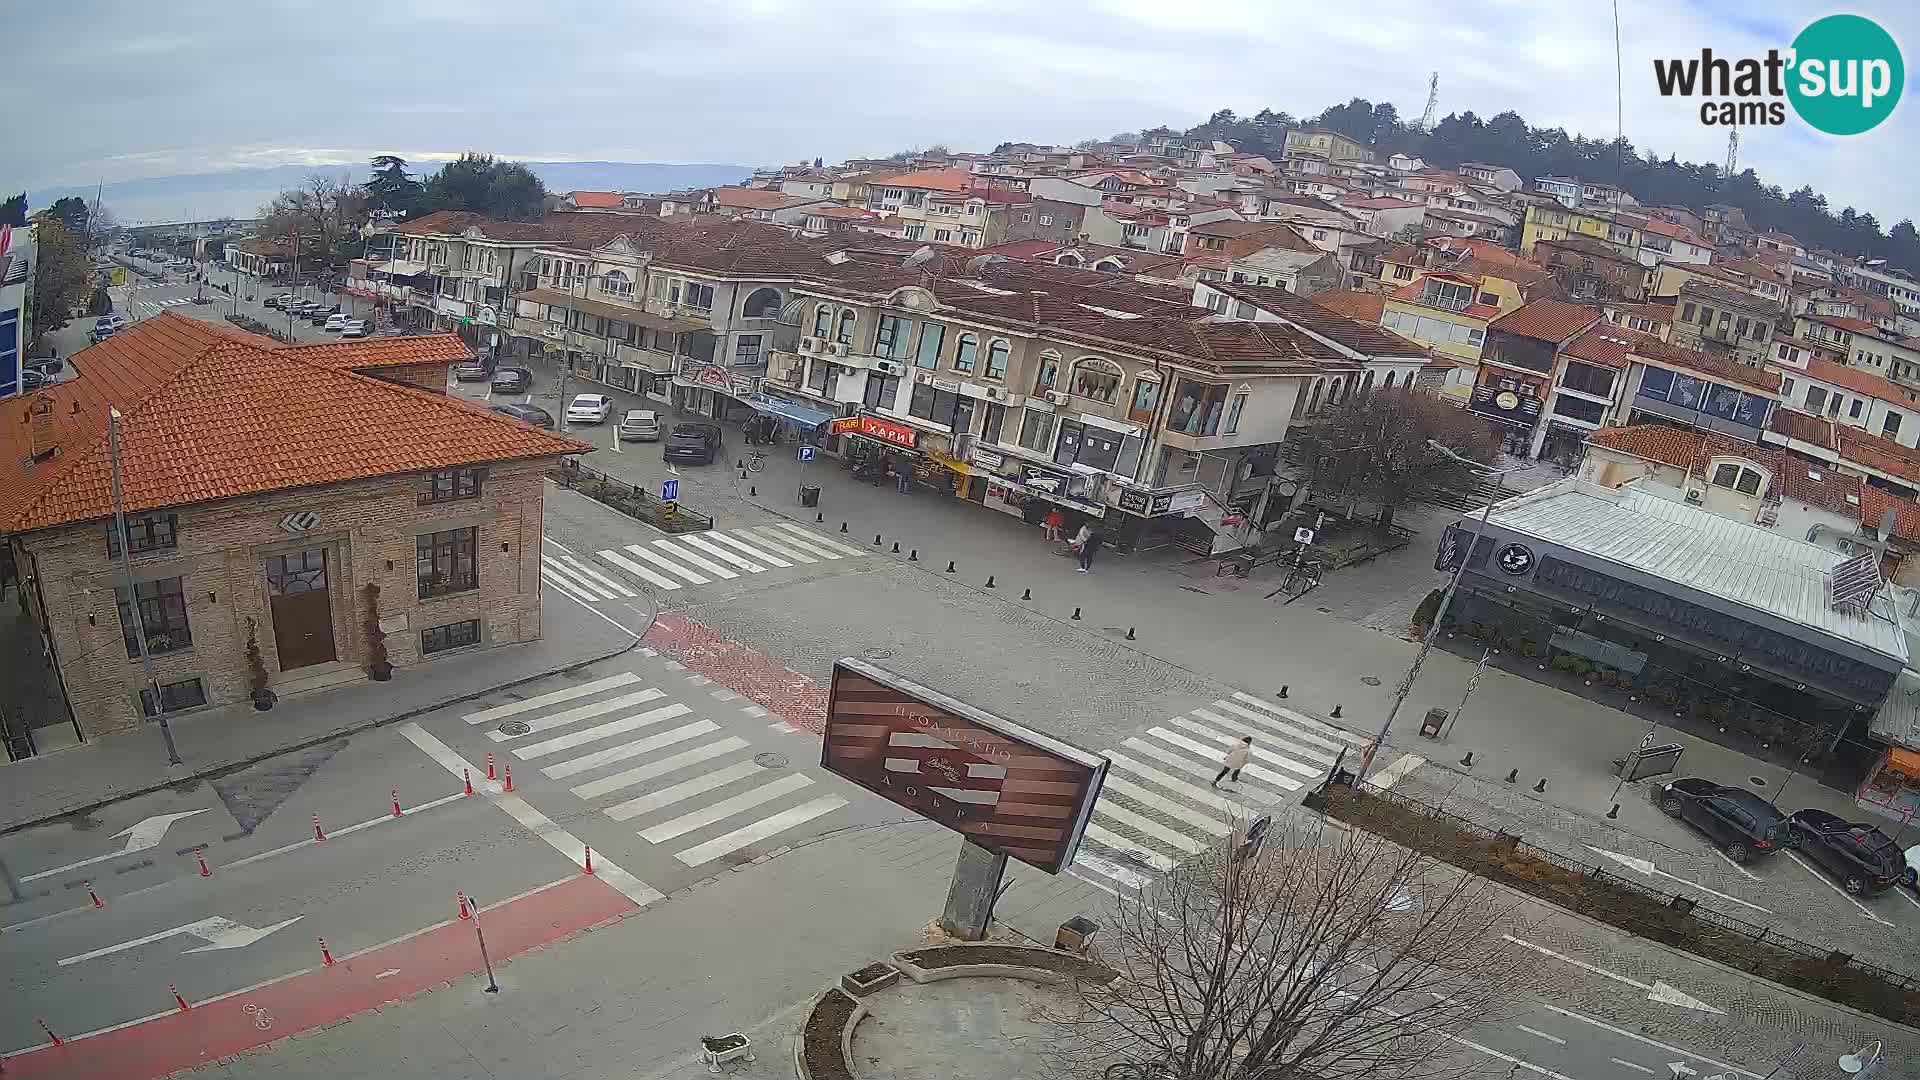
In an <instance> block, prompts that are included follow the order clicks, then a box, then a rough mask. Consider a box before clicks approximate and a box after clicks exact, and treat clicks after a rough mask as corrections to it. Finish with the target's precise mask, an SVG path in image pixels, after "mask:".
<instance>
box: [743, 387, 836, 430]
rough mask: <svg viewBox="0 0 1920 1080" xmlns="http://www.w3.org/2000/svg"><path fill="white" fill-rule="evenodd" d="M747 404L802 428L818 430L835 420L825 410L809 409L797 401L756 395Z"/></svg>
mask: <svg viewBox="0 0 1920 1080" xmlns="http://www.w3.org/2000/svg"><path fill="white" fill-rule="evenodd" d="M747 404H748V405H751V406H753V407H754V408H755V409H756V410H758V411H760V412H763V413H766V414H767V415H769V416H778V417H780V418H781V419H782V420H791V421H793V422H794V423H796V424H799V425H801V426H802V427H809V428H816V427H819V426H820V425H821V424H824V423H826V422H827V421H829V420H831V419H833V414H832V413H830V412H827V411H825V410H824V409H813V408H808V407H807V406H805V405H802V404H800V403H799V402H797V401H786V400H783V399H781V398H770V397H762V396H760V395H758V394H756V395H754V396H753V397H750V398H748V399H747Z"/></svg>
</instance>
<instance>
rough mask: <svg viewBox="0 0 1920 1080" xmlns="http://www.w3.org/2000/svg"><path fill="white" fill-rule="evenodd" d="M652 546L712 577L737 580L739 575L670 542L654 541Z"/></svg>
mask: <svg viewBox="0 0 1920 1080" xmlns="http://www.w3.org/2000/svg"><path fill="white" fill-rule="evenodd" d="M653 546H654V547H657V548H659V549H660V550H661V551H664V552H666V553H668V554H669V555H672V556H673V557H674V558H676V559H685V560H686V561H688V562H690V563H692V564H693V565H695V566H697V567H699V568H700V569H702V570H705V571H706V572H707V573H709V574H712V575H713V576H714V577H718V578H737V577H739V576H740V575H739V574H736V573H734V572H733V571H731V570H729V569H727V568H726V567H724V566H721V565H720V564H719V563H716V562H714V561H713V560H711V559H708V558H705V557H703V556H701V555H698V554H696V553H694V552H691V551H688V550H686V549H685V548H682V547H680V546H678V545H676V544H674V543H673V542H672V541H670V540H655V541H654V542H653Z"/></svg>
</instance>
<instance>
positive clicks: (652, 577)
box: [594, 549, 680, 589]
mask: <svg viewBox="0 0 1920 1080" xmlns="http://www.w3.org/2000/svg"><path fill="white" fill-rule="evenodd" d="M594 554H595V555H598V556H599V557H600V558H602V559H605V560H606V561H608V562H610V563H612V564H613V565H615V566H617V567H619V568H620V569H622V570H625V571H626V572H627V573H629V574H632V575H633V576H634V577H637V578H639V579H640V580H641V581H648V582H652V583H653V584H655V585H657V586H659V587H660V588H662V589H678V588H680V583H679V582H677V581H675V580H673V579H672V578H670V577H668V576H666V575H665V574H656V573H654V572H653V571H652V570H649V569H647V568H646V567H644V566H641V565H640V564H639V563H637V562H634V561H633V560H632V559H629V558H627V557H626V556H625V555H622V554H620V553H619V552H617V551H613V550H611V549H608V550H603V551H596V552H594Z"/></svg>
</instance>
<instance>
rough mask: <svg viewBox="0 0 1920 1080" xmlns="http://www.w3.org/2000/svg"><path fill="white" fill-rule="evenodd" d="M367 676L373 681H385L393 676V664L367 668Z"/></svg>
mask: <svg viewBox="0 0 1920 1080" xmlns="http://www.w3.org/2000/svg"><path fill="white" fill-rule="evenodd" d="M367 677H368V678H369V679H372V680H373V681H374V682H386V681H387V680H388V679H391V678H393V665H392V664H381V665H379V666H377V667H372V668H368V669H367Z"/></svg>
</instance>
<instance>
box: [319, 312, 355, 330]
mask: <svg viewBox="0 0 1920 1080" xmlns="http://www.w3.org/2000/svg"><path fill="white" fill-rule="evenodd" d="M352 321H353V320H352V319H349V318H347V317H346V316H345V315H341V314H338V313H335V314H333V315H329V316H327V321H326V322H324V323H322V324H320V329H322V330H325V331H326V332H327V333H329V334H337V333H339V332H340V331H342V330H345V329H346V328H347V324H348V323H350V322H352Z"/></svg>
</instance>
